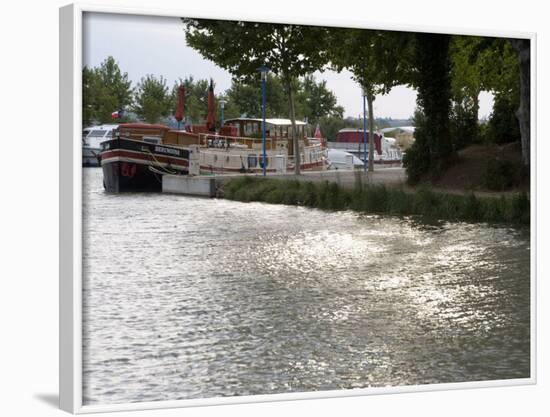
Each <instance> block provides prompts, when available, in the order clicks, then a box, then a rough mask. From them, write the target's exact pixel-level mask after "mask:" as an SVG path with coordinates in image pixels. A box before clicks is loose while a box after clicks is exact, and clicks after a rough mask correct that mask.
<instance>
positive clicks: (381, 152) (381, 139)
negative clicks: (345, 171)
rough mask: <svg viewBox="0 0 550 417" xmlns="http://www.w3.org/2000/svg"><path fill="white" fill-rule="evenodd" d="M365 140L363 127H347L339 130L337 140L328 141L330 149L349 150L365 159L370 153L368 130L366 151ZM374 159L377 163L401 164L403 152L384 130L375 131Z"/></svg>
mask: <svg viewBox="0 0 550 417" xmlns="http://www.w3.org/2000/svg"><path fill="white" fill-rule="evenodd" d="M363 141H364V138H363V129H357V128H345V129H340V130H339V131H338V134H337V135H336V141H334V142H328V147H329V149H334V150H336V149H338V150H340V151H344V152H349V153H351V154H353V155H354V156H356V157H357V158H359V159H360V160H361V161H363V160H364V159H365V154H366V155H367V156H368V153H369V133H368V132H367V149H366V152H365V145H364V143H363ZM373 160H374V163H375V164H377V165H390V166H392V165H393V166H395V165H401V163H402V160H403V154H402V152H401V150H400V149H399V147H398V146H397V144H396V141H395V139H393V138H386V137H385V136H384V134H383V133H382V132H375V133H374V153H373ZM365 162H366V161H365Z"/></svg>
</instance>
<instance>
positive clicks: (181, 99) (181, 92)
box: [176, 84, 185, 127]
mask: <svg viewBox="0 0 550 417" xmlns="http://www.w3.org/2000/svg"><path fill="white" fill-rule="evenodd" d="M184 108H185V87H184V86H183V84H181V85H180V86H179V87H178V106H177V107H176V120H177V121H178V127H179V124H180V122H181V121H182V120H183V110H184Z"/></svg>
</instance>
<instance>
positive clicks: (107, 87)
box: [82, 56, 132, 124]
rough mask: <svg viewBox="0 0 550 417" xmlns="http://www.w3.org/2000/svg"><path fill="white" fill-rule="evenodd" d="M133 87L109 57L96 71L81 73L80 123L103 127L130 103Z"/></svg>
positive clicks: (84, 69)
mask: <svg viewBox="0 0 550 417" xmlns="http://www.w3.org/2000/svg"><path fill="white" fill-rule="evenodd" d="M131 85H132V83H131V81H129V80H128V74H127V73H126V72H124V73H123V72H122V71H121V70H120V68H119V66H118V64H117V62H116V61H115V59H114V58H113V57H112V56H109V57H107V58H106V59H105V60H104V61H103V62H102V63H101V64H100V66H99V67H95V68H88V67H84V68H83V69H82V120H83V123H84V124H89V123H92V122H94V121H95V122H99V123H106V122H108V121H110V120H111V113H112V112H114V111H117V110H123V109H125V108H126V107H127V106H129V105H130V104H131V103H132V87H131Z"/></svg>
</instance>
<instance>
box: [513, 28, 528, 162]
mask: <svg viewBox="0 0 550 417" xmlns="http://www.w3.org/2000/svg"><path fill="white" fill-rule="evenodd" d="M510 42H511V43H512V46H513V47H514V49H515V50H516V52H517V54H518V64H519V108H518V110H517V112H516V117H517V118H518V121H519V130H520V133H521V156H522V160H523V164H524V165H525V166H529V164H530V163H531V160H530V158H531V152H530V150H531V41H530V40H529V39H510Z"/></svg>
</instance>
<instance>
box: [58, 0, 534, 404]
mask: <svg viewBox="0 0 550 417" xmlns="http://www.w3.org/2000/svg"><path fill="white" fill-rule="evenodd" d="M535 49H536V48H535V35H534V34H531V33H519V34H518V33H512V34H510V33H485V32H483V31H482V30H480V31H478V32H475V33H470V32H468V33H466V32H461V31H457V30H452V31H451V30H445V29H441V28H439V29H437V28H435V29H434V28H422V27H418V28H413V27H407V28H400V27H389V26H387V25H386V26H376V25H372V24H371V25H367V24H365V25H359V26H358V25H357V24H356V23H350V22H334V21H332V22H331V21H328V20H327V21H319V22H317V21H295V20H294V19H292V18H290V17H289V18H288V19H282V18H277V19H270V18H269V17H266V16H265V15H261V14H260V13H258V15H257V16H250V17H247V18H246V19H242V18H239V16H238V15H237V14H234V15H229V16H227V15H226V16H219V15H218V16H216V15H204V16H202V15H201V16H198V15H195V14H193V15H189V14H188V13H186V12H185V10H184V11H174V12H159V11H150V10H145V9H130V8H107V7H103V6H102V7H97V6H84V5H69V6H66V7H63V8H61V9H60V80H61V83H60V84H61V89H60V101H61V109H60V110H61V111H60V114H61V119H60V132H61V139H60V227H61V230H60V241H61V248H60V254H61V255H60V303H61V305H60V333H61V336H60V367H61V369H60V403H61V408H62V409H64V410H67V411H70V412H74V413H87V412H100V411H111V410H132V409H145V408H164V407H184V406H194V405H205V404H224V403H225V404H227V403H240V402H254V401H275V400H289V399H299V398H300V399H301V398H304V399H307V398H320V397H333V396H354V395H368V394H379V393H402V392H411V391H427V390H447V389H461V388H470V387H489V386H508V385H523V384H533V383H535V381H536V375H535V369H536V366H535V360H536V357H535V343H534V341H535V331H534V330H535V308H534V307H535V306H534V303H535V284H536V280H535V276H536V275H535V272H536V271H535V253H536V247H535V239H536V236H535V232H536V227H535V220H536V213H535V204H534V202H535V198H536V196H535V194H534V192H533V191H534V190H535V180H536V179H535V175H534V173H535V158H534V155H535V148H536V141H535V133H534V128H532V126H534V123H533V121H534V116H533V115H534V113H535V112H534V107H535V94H534V91H535V71H534V65H532V63H533V62H534V61H535Z"/></svg>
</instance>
